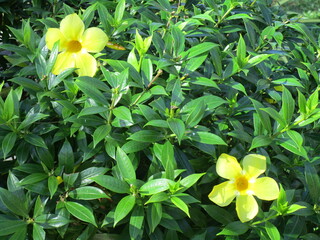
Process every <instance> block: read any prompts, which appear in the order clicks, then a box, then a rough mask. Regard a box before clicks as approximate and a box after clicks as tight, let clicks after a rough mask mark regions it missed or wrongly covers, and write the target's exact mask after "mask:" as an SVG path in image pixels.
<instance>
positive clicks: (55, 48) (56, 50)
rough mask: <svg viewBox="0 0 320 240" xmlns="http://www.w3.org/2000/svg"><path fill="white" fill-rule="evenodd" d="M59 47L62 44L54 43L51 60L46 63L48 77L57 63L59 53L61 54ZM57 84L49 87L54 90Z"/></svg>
mask: <svg viewBox="0 0 320 240" xmlns="http://www.w3.org/2000/svg"><path fill="white" fill-rule="evenodd" d="M59 45H60V42H56V43H54V45H53V48H52V49H51V53H50V58H49V60H48V61H47V63H46V75H47V76H48V75H49V74H50V73H51V71H52V69H53V66H54V64H55V63H56V59H57V57H58V53H59ZM56 83H57V84H59V83H58V82H56ZM57 84H50V85H49V86H48V88H49V90H51V89H52V88H54V87H55V86H56V85H57Z"/></svg>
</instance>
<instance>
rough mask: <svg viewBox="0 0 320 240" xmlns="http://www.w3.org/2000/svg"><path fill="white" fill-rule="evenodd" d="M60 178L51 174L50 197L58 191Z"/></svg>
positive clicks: (49, 181)
mask: <svg viewBox="0 0 320 240" xmlns="http://www.w3.org/2000/svg"><path fill="white" fill-rule="evenodd" d="M58 184H59V183H58V180H57V177H56V176H50V177H49V178H48V189H49V192H50V198H52V197H53V195H54V194H55V193H56V191H57V189H58Z"/></svg>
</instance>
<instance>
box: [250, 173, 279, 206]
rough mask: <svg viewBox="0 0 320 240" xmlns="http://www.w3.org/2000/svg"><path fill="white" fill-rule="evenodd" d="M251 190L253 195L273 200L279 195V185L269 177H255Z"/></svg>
mask: <svg viewBox="0 0 320 240" xmlns="http://www.w3.org/2000/svg"><path fill="white" fill-rule="evenodd" d="M252 190H253V192H254V195H256V196H257V197H258V198H260V199H262V200H268V201H270V200H274V199H277V198H278V196H279V186H278V184H277V182H276V181H275V180H274V179H272V178H269V177H262V178H258V179H256V181H255V183H254V184H253V187H252Z"/></svg>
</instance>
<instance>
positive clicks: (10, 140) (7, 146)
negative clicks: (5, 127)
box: [2, 132, 17, 158]
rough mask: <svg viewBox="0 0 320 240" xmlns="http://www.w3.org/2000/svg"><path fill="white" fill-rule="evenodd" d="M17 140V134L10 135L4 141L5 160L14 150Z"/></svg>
mask: <svg viewBox="0 0 320 240" xmlns="http://www.w3.org/2000/svg"><path fill="white" fill-rule="evenodd" d="M16 140H17V134H16V133H15V132H10V133H8V134H7V135H6V136H5V137H4V139H3V141H2V152H3V158H6V156H7V155H8V153H9V152H10V151H11V150H12V148H13V147H14V145H15V143H16Z"/></svg>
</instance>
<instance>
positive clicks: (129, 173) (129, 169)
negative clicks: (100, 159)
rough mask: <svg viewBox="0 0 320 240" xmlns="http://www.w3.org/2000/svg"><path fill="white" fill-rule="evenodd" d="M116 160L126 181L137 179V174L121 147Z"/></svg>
mask: <svg viewBox="0 0 320 240" xmlns="http://www.w3.org/2000/svg"><path fill="white" fill-rule="evenodd" d="M116 160H117V165H118V168H119V170H120V173H121V175H122V177H123V178H124V179H125V180H132V179H136V172H135V169H134V167H133V165H132V162H131V160H130V158H129V157H128V156H127V154H126V153H125V151H123V150H122V149H121V148H119V147H118V148H117V155H116Z"/></svg>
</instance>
